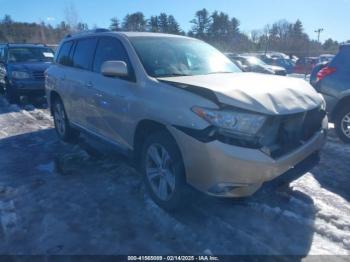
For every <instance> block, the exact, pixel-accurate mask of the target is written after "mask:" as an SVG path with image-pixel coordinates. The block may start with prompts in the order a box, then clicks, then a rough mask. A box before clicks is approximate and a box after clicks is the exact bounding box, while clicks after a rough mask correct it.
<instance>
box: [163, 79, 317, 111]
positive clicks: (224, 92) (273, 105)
mask: <svg viewBox="0 0 350 262" xmlns="http://www.w3.org/2000/svg"><path fill="white" fill-rule="evenodd" d="M159 80H161V81H162V80H163V81H166V82H168V83H174V84H182V85H190V86H196V87H201V88H204V89H205V90H208V89H209V90H211V91H213V92H214V94H215V96H216V97H217V99H218V101H219V102H220V103H223V104H227V105H232V106H235V107H238V108H242V109H246V110H250V111H255V112H260V113H264V114H269V115H275V114H294V113H299V112H302V111H306V110H311V109H314V108H316V107H318V106H320V105H321V103H322V97H321V95H319V94H318V93H317V92H316V91H315V90H314V89H313V88H312V86H311V85H310V84H309V83H307V82H306V81H304V80H301V79H296V78H290V77H281V76H274V75H264V74H256V73H230V74H212V75H197V76H181V77H164V78H159ZM183 88H184V89H186V87H185V86H184V87H183Z"/></svg>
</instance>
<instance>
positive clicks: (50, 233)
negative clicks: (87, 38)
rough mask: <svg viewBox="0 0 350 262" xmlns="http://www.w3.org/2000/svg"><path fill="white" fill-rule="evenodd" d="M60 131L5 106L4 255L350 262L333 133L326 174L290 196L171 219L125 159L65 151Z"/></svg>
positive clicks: (0, 167) (0, 149) (215, 205)
mask: <svg viewBox="0 0 350 262" xmlns="http://www.w3.org/2000/svg"><path fill="white" fill-rule="evenodd" d="M52 127H53V125H52V121H51V117H50V115H49V112H48V110H47V109H38V108H35V107H33V106H31V105H27V106H25V107H23V106H22V107H18V106H16V105H9V104H8V103H7V101H6V100H4V99H3V98H2V97H0V254H9V253H10V254H214V255H223V254H270V255H273V254H289V255H290V254H295V255H302V256H304V255H310V254H337V255H349V254H350V203H349V201H350V190H349V186H350V164H349V163H350V146H349V145H345V144H342V143H341V142H340V141H339V140H338V139H337V138H336V137H335V135H334V134H333V131H332V130H331V134H330V137H329V139H328V143H327V144H326V146H325V148H324V150H323V153H322V160H321V163H320V165H319V166H317V167H316V168H314V169H313V170H312V171H311V172H309V173H307V174H305V175H304V176H303V177H301V178H300V179H298V180H296V181H294V182H293V183H292V184H291V185H290V187H281V188H280V189H279V190H278V191H276V192H274V193H272V194H265V195H259V196H255V197H251V198H248V199H244V200H232V199H229V200H222V199H216V198H212V197H208V196H205V195H203V194H200V193H198V194H195V196H194V198H193V199H192V204H191V205H190V206H189V207H188V208H187V210H184V211H183V212H180V213H167V212H165V211H163V210H162V209H160V208H159V207H158V206H156V205H155V204H154V203H153V202H152V201H151V200H150V199H149V197H148V196H147V194H146V193H145V190H144V187H143V184H142V179H141V177H140V175H139V174H138V173H137V172H136V171H135V170H134V169H133V168H132V167H131V165H130V164H129V163H128V161H127V160H126V159H124V158H122V157H120V156H118V155H116V154H114V153H112V152H110V151H109V150H106V151H105V152H104V154H87V152H86V151H85V150H84V149H86V150H87V151H88V152H90V151H91V150H88V149H90V147H89V146H88V145H87V144H86V143H85V142H81V144H80V145H75V146H73V145H68V144H64V143H61V142H59V141H58V140H57V138H56V134H55V132H54V130H53V129H52ZM92 152H94V151H92ZM325 259H326V258H325ZM339 259H343V260H346V257H339Z"/></svg>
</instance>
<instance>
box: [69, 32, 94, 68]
mask: <svg viewBox="0 0 350 262" xmlns="http://www.w3.org/2000/svg"><path fill="white" fill-rule="evenodd" d="M96 44H97V39H96V38H87V39H82V40H78V42H77V44H76V47H75V51H74V55H73V66H74V67H76V68H80V69H85V70H90V69H91V65H92V60H93V57H94V52H95V48H96Z"/></svg>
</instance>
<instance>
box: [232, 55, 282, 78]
mask: <svg viewBox="0 0 350 262" xmlns="http://www.w3.org/2000/svg"><path fill="white" fill-rule="evenodd" d="M226 56H227V57H228V58H230V59H231V61H232V62H234V63H235V64H236V65H237V66H238V67H239V68H240V69H241V70H242V71H244V72H256V73H263V74H271V75H282V76H285V75H287V71H286V70H285V69H284V68H283V67H280V66H274V65H268V64H266V63H264V62H263V61H262V60H261V59H259V58H258V57H256V56H249V55H236V54H232V53H227V54H226Z"/></svg>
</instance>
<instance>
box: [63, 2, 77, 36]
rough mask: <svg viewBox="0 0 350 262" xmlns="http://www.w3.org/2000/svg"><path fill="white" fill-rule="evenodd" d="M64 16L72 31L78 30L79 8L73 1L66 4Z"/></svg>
mask: <svg viewBox="0 0 350 262" xmlns="http://www.w3.org/2000/svg"><path fill="white" fill-rule="evenodd" d="M64 17H65V20H66V24H67V25H68V26H69V28H70V31H71V32H77V31H78V24H79V20H80V19H79V15H78V12H77V9H76V8H75V5H74V4H73V3H70V4H69V5H66V7H65V9H64Z"/></svg>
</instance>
